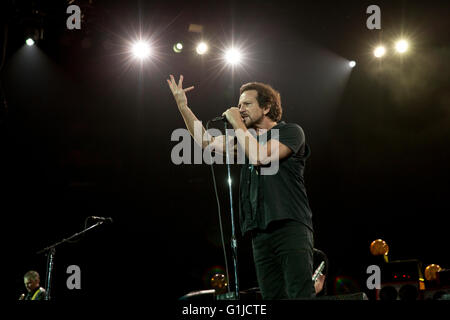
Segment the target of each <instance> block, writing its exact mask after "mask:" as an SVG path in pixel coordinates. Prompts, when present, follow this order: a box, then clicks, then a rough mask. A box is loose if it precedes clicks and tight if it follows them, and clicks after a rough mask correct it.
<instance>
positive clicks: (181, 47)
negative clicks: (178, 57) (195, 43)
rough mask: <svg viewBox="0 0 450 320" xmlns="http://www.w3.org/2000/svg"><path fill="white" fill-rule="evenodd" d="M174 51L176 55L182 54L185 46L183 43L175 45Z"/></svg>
mask: <svg viewBox="0 0 450 320" xmlns="http://www.w3.org/2000/svg"><path fill="white" fill-rule="evenodd" d="M173 51H175V52H176V53H180V52H181V51H183V44H182V43H181V42H178V43H175V44H174V45H173Z"/></svg>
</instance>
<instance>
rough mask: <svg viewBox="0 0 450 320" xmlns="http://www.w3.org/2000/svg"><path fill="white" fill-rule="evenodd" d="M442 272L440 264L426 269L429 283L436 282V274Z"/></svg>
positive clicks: (431, 265) (426, 277)
mask: <svg viewBox="0 0 450 320" xmlns="http://www.w3.org/2000/svg"><path fill="white" fill-rule="evenodd" d="M441 270H442V268H441V267H440V266H439V265H438V264H434V263H433V264H430V265H429V266H427V267H426V268H425V279H427V280H428V281H431V280H436V278H437V275H436V273H438V272H439V271H441Z"/></svg>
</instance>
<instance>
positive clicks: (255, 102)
mask: <svg viewBox="0 0 450 320" xmlns="http://www.w3.org/2000/svg"><path fill="white" fill-rule="evenodd" d="M167 82H168V84H169V87H170V90H171V91H172V94H173V95H174V98H175V101H176V103H177V105H178V110H179V111H180V113H181V115H182V116H183V119H184V121H185V123H186V127H187V129H188V130H189V132H190V134H191V135H192V137H194V140H195V141H196V142H197V143H198V144H200V145H201V146H202V148H206V147H207V146H209V147H212V148H213V149H214V150H215V152H219V153H224V150H225V147H226V146H225V143H226V142H225V136H217V137H211V136H209V135H208V132H206V135H205V136H206V137H207V139H202V137H203V134H205V129H204V128H203V129H202V130H203V132H202V136H201V137H198V136H195V135H194V126H195V124H196V123H197V125H198V123H199V122H198V121H199V120H198V119H197V118H196V116H195V115H194V113H193V112H192V111H191V109H190V108H189V107H188V104H187V98H186V92H188V91H190V90H192V89H194V87H193V86H192V87H189V88H186V89H183V76H182V75H181V76H180V79H179V81H178V83H176V81H175V79H174V77H173V76H172V75H170V80H167ZM281 115H282V108H281V99H280V94H279V93H278V92H277V91H276V90H274V89H273V88H272V87H271V86H269V85H267V84H263V83H259V82H251V83H247V84H244V85H243V86H242V87H241V88H240V98H239V105H238V107H232V108H229V109H228V110H226V111H225V112H224V113H223V116H225V117H226V119H227V121H228V122H229V123H230V124H231V126H232V127H233V129H234V130H235V132H236V138H237V142H238V147H239V148H241V150H243V151H244V152H245V156H246V164H244V165H242V168H241V175H240V187H239V190H240V192H239V219H240V227H241V232H242V234H246V233H250V235H251V238H252V247H253V256H254V261H255V269H256V276H257V280H258V284H259V287H260V290H261V294H262V297H263V299H266V300H271V299H302V298H311V297H313V296H314V291H315V290H314V284H313V281H312V273H313V227H312V213H311V210H310V208H309V203H308V198H307V194H306V189H305V185H304V177H303V172H304V168H305V161H306V159H307V158H308V156H309V148H308V145H307V144H306V142H305V135H304V132H303V130H302V128H301V127H300V126H299V125H297V124H293V123H285V122H284V121H281ZM233 139H234V137H233V136H229V141H228V142H227V143H229V144H230V145H231V144H232V142H233ZM251 146H256V148H252V147H251ZM232 150H233V152H235V153H236V152H237V148H235V149H232ZM272 162H278V168H277V171H276V173H274V172H272V174H271V173H268V174H264V168H266V167H267V165H268V164H270V163H272Z"/></svg>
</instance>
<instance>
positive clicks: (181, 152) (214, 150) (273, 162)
mask: <svg viewBox="0 0 450 320" xmlns="http://www.w3.org/2000/svg"><path fill="white" fill-rule="evenodd" d="M202 131H203V126H202V122H201V121H195V123H194V140H195V142H196V143H195V144H194V161H193V162H192V153H191V150H192V145H191V141H192V139H191V134H190V133H189V131H188V130H187V129H184V128H180V129H176V130H174V131H173V133H172V136H171V141H180V140H181V141H180V142H179V143H178V144H177V145H175V146H174V147H173V149H172V152H171V159H172V162H173V163H174V164H176V165H179V164H203V163H206V164H213V163H215V164H223V162H224V161H223V160H224V159H223V158H224V154H225V150H221V149H223V146H221V147H219V146H218V145H217V144H216V145H215V144H213V143H211V144H209V145H208V146H207V147H205V148H204V149H203V150H202V148H201V147H200V145H202V143H203V142H208V143H209V142H211V140H212V138H213V137H218V136H221V135H222V133H221V132H220V130H218V129H214V128H213V129H208V130H206V131H205V132H204V134H202ZM226 131H227V135H228V137H233V138H234V137H243V138H246V137H247V136H248V135H249V134H252V135H253V136H254V137H255V136H256V131H255V130H254V129H248V130H247V132H244V131H243V130H239V129H238V130H233V129H227V130H226ZM259 137H260V138H259V141H258V142H257V141H256V139H248V153H249V157H248V158H249V162H250V163H251V164H257V162H260V165H261V166H260V174H261V175H274V174H276V173H277V172H278V168H279V150H278V148H276V147H275V144H271V148H270V150H269V149H268V148H265V147H264V146H266V144H267V142H268V141H267V135H266V134H262V135H260V136H259ZM271 139H275V140H278V139H279V130H278V129H272V130H271ZM258 143H259V146H262V147H260V148H258ZM234 149H235V144H234V139H231V140H230V142H229V143H228V151H229V153H228V157H227V158H228V161H229V163H230V164H235V163H236V164H245V158H246V153H245V150H244V149H243V148H242V147H241V146H240V145H239V144H238V145H237V148H236V156H237V159H236V162H235V159H234V156H233V154H234V152H233V150H234ZM269 154H270V156H269Z"/></svg>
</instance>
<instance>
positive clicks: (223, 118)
mask: <svg viewBox="0 0 450 320" xmlns="http://www.w3.org/2000/svg"><path fill="white" fill-rule="evenodd" d="M216 121H225V122H228V120H227V117H225V116H220V117H215V118H214V119H211V122H216Z"/></svg>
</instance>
